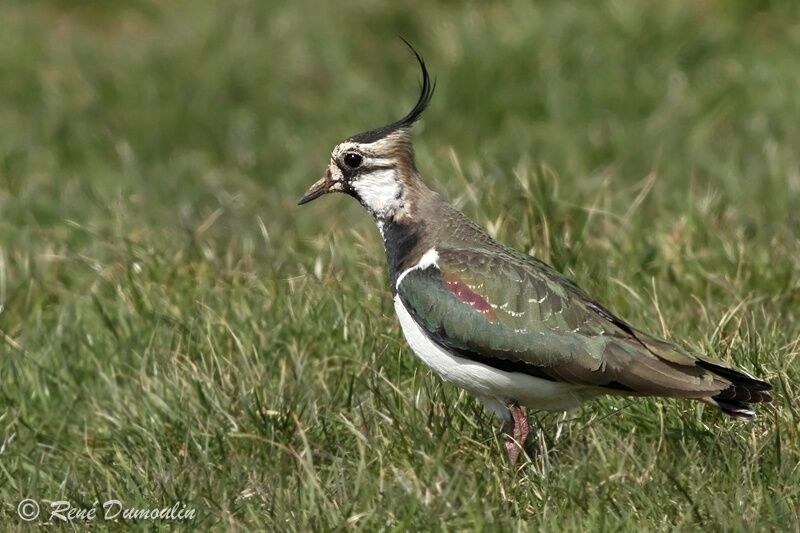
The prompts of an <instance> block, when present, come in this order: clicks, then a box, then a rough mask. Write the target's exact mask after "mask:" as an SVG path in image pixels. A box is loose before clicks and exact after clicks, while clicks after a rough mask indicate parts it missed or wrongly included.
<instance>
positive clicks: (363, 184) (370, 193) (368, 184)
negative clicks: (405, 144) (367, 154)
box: [350, 169, 403, 220]
mask: <svg viewBox="0 0 800 533" xmlns="http://www.w3.org/2000/svg"><path fill="white" fill-rule="evenodd" d="M350 186H351V187H352V188H353V190H354V191H355V192H356V194H358V197H359V198H361V202H362V203H363V204H364V207H366V208H367V209H368V210H369V212H370V213H372V216H374V217H375V218H376V219H379V220H380V219H386V218H389V217H391V216H392V215H394V213H395V212H396V211H397V210H398V209H399V208H400V207H402V205H403V199H402V192H403V188H402V186H401V185H400V180H399V179H398V177H397V171H396V170H395V169H384V170H376V171H375V172H370V173H369V174H362V175H360V176H358V177H356V178H355V179H354V180H353V182H352V183H351V184H350Z"/></svg>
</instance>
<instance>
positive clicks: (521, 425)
mask: <svg viewBox="0 0 800 533" xmlns="http://www.w3.org/2000/svg"><path fill="white" fill-rule="evenodd" d="M507 407H508V411H509V413H510V414H511V417H510V418H509V419H508V421H506V423H505V426H503V430H504V431H505V434H506V442H505V446H506V452H507V453H508V461H509V462H510V463H511V466H514V465H515V464H517V460H518V459H519V453H520V452H521V451H522V447H523V446H524V445H525V439H527V438H528V430H530V425H529V424H528V419H527V418H526V417H525V412H524V411H523V410H522V407H520V406H519V404H518V403H517V402H511V403H509V404H508V406H507Z"/></svg>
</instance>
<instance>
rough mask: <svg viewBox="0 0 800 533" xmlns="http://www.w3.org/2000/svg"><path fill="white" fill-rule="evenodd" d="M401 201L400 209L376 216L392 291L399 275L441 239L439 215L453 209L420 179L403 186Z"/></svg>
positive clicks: (407, 182)
mask: <svg viewBox="0 0 800 533" xmlns="http://www.w3.org/2000/svg"><path fill="white" fill-rule="evenodd" d="M401 198H402V207H401V208H399V209H398V210H397V211H395V212H394V213H393V214H392V215H391V216H388V217H382V218H381V217H375V222H376V224H377V226H378V230H379V231H380V233H381V237H382V238H383V246H384V249H385V250H386V262H387V266H388V270H389V281H390V283H391V285H392V291H393V292H394V291H395V289H396V287H395V284H396V282H397V278H398V276H399V275H400V273H402V272H403V271H405V270H407V269H409V268H411V267H412V266H414V265H416V264H417V263H418V262H419V260H420V258H421V257H422V255H423V254H424V253H425V252H427V251H428V250H430V249H431V248H433V247H435V246H436V244H437V243H438V242H439V240H440V239H441V234H442V230H443V229H444V226H443V225H442V224H440V223H439V222H440V221H439V218H440V217H441V215H442V214H443V213H445V212H448V211H450V210H454V208H453V207H451V206H450V205H449V204H448V203H447V202H446V201H445V200H444V199H443V198H442V197H441V196H440V195H439V194H438V193H436V192H434V191H432V190H431V189H429V188H428V187H427V186H426V185H425V184H424V183H422V181H421V180H419V179H416V180H413V181H406V182H404V183H403V189H402V193H401Z"/></svg>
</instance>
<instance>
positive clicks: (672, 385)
mask: <svg viewBox="0 0 800 533" xmlns="http://www.w3.org/2000/svg"><path fill="white" fill-rule="evenodd" d="M406 44H408V43H406ZM409 47H410V45H409ZM411 51H412V52H413V53H414V55H415V57H416V59H417V61H418V62H419V66H420V68H421V69H422V90H421V93H420V95H419V99H418V100H417V103H416V104H415V105H414V107H413V108H412V109H411V111H410V112H409V113H408V114H407V115H406V116H404V117H403V118H401V119H400V120H398V121H396V122H393V123H391V124H388V125H386V126H381V127H379V128H376V129H373V130H369V131H366V132H363V133H359V134H357V135H353V136H352V137H350V138H348V139H347V140H345V141H344V142H342V143H340V144H339V145H338V146H336V147H335V148H334V150H333V153H332V154H331V159H330V163H329V164H328V168H327V170H326V171H325V175H324V176H323V177H322V178H321V179H320V180H319V181H317V182H316V183H314V184H313V185H312V186H311V188H309V189H308V191H307V192H306V193H305V194H304V195H303V196H302V198H300V200H299V202H298V203H299V204H305V203H307V202H310V201H312V200H314V199H315V198H318V197H320V196H322V195H323V194H326V193H329V192H334V191H335V192H343V193H345V194H348V195H350V196H352V197H353V198H355V199H356V200H358V201H359V202H360V203H361V205H363V206H364V207H365V208H366V209H367V211H369V213H370V214H371V215H372V217H373V218H374V220H375V222H376V224H377V226H378V230H379V231H380V234H381V237H382V238H383V243H384V247H385V250H386V259H387V262H388V269H389V284H390V288H391V291H392V295H393V297H394V308H395V311H396V313H397V317H398V319H399V320H400V326H401V327H402V330H403V334H404V335H405V338H406V340H407V342H408V344H409V345H410V346H411V349H412V350H413V351H414V352H415V353H416V354H417V356H419V358H420V359H422V361H423V362H424V363H425V364H427V365H428V366H429V367H430V368H431V369H433V371H434V372H436V373H437V374H438V375H439V376H441V377H442V379H444V380H445V381H449V382H451V383H453V384H455V385H457V386H459V387H461V388H463V389H466V390H467V391H469V392H470V393H472V394H473V395H475V396H477V397H478V398H480V399H481V400H482V401H483V402H484V404H485V405H486V407H487V408H488V409H489V410H490V411H492V412H494V413H495V414H497V415H499V416H500V417H501V418H502V419H503V420H504V422H505V424H504V430H505V433H506V442H505V447H506V450H507V452H508V457H509V460H510V461H511V463H512V464H513V463H515V462H516V461H517V459H518V457H519V453H520V447H521V446H522V445H523V444H524V442H525V439H526V437H527V434H528V427H529V426H528V422H527V419H526V417H525V414H524V412H523V411H522V409H521V407H522V406H525V407H530V408H533V409H544V410H568V409H570V408H573V407H575V406H577V405H579V404H581V403H582V402H585V401H587V400H591V399H593V398H596V397H598V396H601V395H605V394H613V395H618V396H664V397H670V398H687V399H692V400H699V401H701V402H705V403H707V404H710V405H713V406H715V407H718V408H719V409H721V410H722V412H723V413H725V414H727V415H730V416H732V417H736V418H742V419H751V418H753V417H754V416H755V412H754V411H753V410H752V408H751V405H750V404H755V403H762V402H769V401H771V396H770V393H769V392H768V391H769V390H770V389H771V386H770V385H769V384H768V383H766V382H765V381H762V380H760V379H758V378H756V377H754V376H752V375H750V374H748V373H747V372H745V371H743V370H740V369H738V368H735V367H733V366H730V365H728V364H727V363H724V362H722V361H718V360H715V359H711V358H709V357H705V356H703V355H699V354H696V353H692V352H690V351H688V350H686V349H685V348H682V347H680V346H678V345H677V344H674V343H672V342H668V341H665V340H662V339H659V338H657V337H655V336H653V335H650V334H648V333H645V332H644V331H641V330H639V329H637V328H635V327H633V326H632V325H630V324H628V323H627V322H626V321H624V320H623V319H621V318H619V317H618V316H616V315H615V314H614V313H613V312H611V311H610V310H608V309H607V308H606V307H604V306H603V305H601V304H600V303H598V302H597V301H595V300H594V299H592V298H591V297H590V296H589V295H588V294H587V293H586V292H584V291H583V290H582V289H581V288H580V287H578V286H577V285H576V284H575V283H574V282H573V281H571V280H570V279H567V278H566V277H564V276H563V275H562V274H560V273H559V272H557V271H556V270H554V269H553V268H552V267H550V266H549V265H547V264H545V263H543V262H541V261H539V260H538V259H536V258H534V257H531V256H530V255H527V254H525V253H522V252H520V251H517V250H513V249H511V248H508V247H506V246H503V245H502V244H500V243H498V242H497V241H495V240H494V239H492V238H491V237H490V236H489V235H488V234H487V233H486V232H485V231H484V230H483V229H482V228H480V227H479V226H478V225H476V224H475V223H474V222H472V221H471V220H469V219H468V218H467V217H466V216H465V215H463V214H462V213H461V212H460V211H458V210H457V209H456V208H455V207H453V206H452V205H450V204H449V203H447V201H446V200H445V199H444V198H442V196H441V195H439V194H438V193H436V192H434V191H432V190H431V189H429V188H428V187H427V186H426V185H425V184H424V183H423V182H422V180H421V179H420V175H419V172H418V170H417V167H416V164H415V162H414V151H413V147H412V143H411V126H412V125H413V124H414V122H416V121H417V120H418V119H419V118H420V116H421V115H422V112H423V111H424V110H425V108H426V107H427V105H428V103H429V102H430V100H431V96H432V95H433V89H434V85H433V84H432V83H431V79H430V76H429V74H428V70H427V68H426V67H425V62H424V61H423V60H422V58H421V57H420V56H419V54H418V53H417V52H416V51H415V50H414V49H413V48H411Z"/></svg>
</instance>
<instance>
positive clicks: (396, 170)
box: [298, 43, 434, 221]
mask: <svg viewBox="0 0 800 533" xmlns="http://www.w3.org/2000/svg"><path fill="white" fill-rule="evenodd" d="M406 44H408V43H406ZM408 46H409V48H411V51H412V52H413V53H414V56H415V57H416V58H417V61H418V62H419V66H420V68H421V69H422V89H421V92H420V95H419V98H418V99H417V103H416V104H415V105H414V107H413V108H412V109H411V111H409V112H408V114H406V116H404V117H403V118H401V119H400V120H397V121H395V122H392V123H391V124H388V125H386V126H381V127H379V128H375V129H372V130H369V131H365V132H363V133H359V134H357V135H353V136H352V137H350V138H348V139H347V140H345V141H343V142H341V143H339V144H338V145H337V146H336V147H335V148H334V149H333V152H332V153H331V160H330V163H328V168H327V169H326V170H325V175H324V176H323V177H322V178H320V179H319V180H318V181H317V182H316V183H314V184H313V185H312V186H311V187H310V188H309V189H308V190H307V191H306V193H305V194H304V195H303V196H302V197H301V198H300V200H299V202H298V204H299V205H300V204H305V203H307V202H310V201H311V200H314V199H316V198H319V197H320V196H322V195H323V194H327V193H329V192H343V193H346V194H349V195H350V196H352V197H354V198H355V199H356V200H358V201H359V202H360V203H361V205H363V206H364V207H365V208H366V209H367V210H368V211H369V212H370V213H371V214H372V216H373V217H375V219H376V220H378V221H383V220H387V219H391V218H393V217H394V216H395V215H396V214H397V213H398V212H401V211H402V210H403V207H404V204H405V202H406V201H407V194H406V189H407V188H410V187H413V186H414V185H415V184H416V182H419V177H418V175H417V170H416V166H415V164H414V151H413V148H412V146H411V126H412V125H413V124H414V122H416V121H417V120H418V119H419V118H420V116H421V115H422V112H423V111H424V110H425V108H426V107H427V105H428V102H430V99H431V96H433V88H434V86H433V84H432V83H431V79H430V76H429V75H428V70H427V69H426V68H425V62H424V61H423V60H422V58H421V57H420V56H419V54H418V53H417V52H416V50H414V48H413V47H411V45H408Z"/></svg>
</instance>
